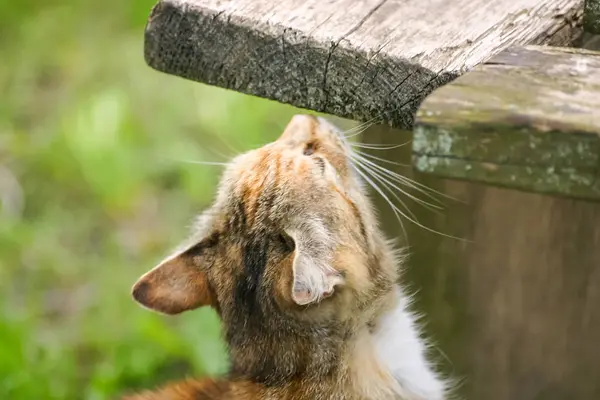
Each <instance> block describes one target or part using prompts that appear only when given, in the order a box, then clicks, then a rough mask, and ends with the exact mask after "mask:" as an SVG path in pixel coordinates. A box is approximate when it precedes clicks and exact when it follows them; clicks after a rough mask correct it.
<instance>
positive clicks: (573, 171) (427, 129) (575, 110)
mask: <svg viewBox="0 0 600 400" xmlns="http://www.w3.org/2000/svg"><path fill="white" fill-rule="evenodd" d="M598 110H600V53H596V52H589V51H573V50H571V49H558V48H542V47H535V46H530V47H527V48H514V49H509V50H507V51H505V52H503V53H501V54H500V55H499V56H497V57H496V58H495V59H493V60H492V61H491V62H490V63H488V64H485V65H483V66H480V67H478V68H476V69H475V70H474V71H472V72H469V73H467V74H465V75H464V76H462V77H460V78H459V79H457V80H456V81H455V82H453V83H451V84H449V85H447V86H445V87H443V88H440V89H438V90H437V91H436V92H434V93H433V94H432V95H431V96H429V97H428V98H427V99H426V100H425V101H424V102H423V104H422V105H421V108H420V110H419V112H418V113H417V118H416V124H415V128H414V140H413V154H414V156H415V158H414V161H415V165H416V168H417V169H418V170H419V171H422V172H428V173H431V174H436V175H441V176H445V177H454V178H459V179H469V180H477V181H481V182H485V183H490V184H497V185H503V186H510V187H515V188H521V189H525V190H531V191H537V192H545V193H560V194H565V195H573V196H575V197H585V198H600V196H599V194H598V188H597V186H596V185H597V183H596V181H600V118H599V117H598Z"/></svg>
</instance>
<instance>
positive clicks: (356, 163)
mask: <svg viewBox="0 0 600 400" xmlns="http://www.w3.org/2000/svg"><path fill="white" fill-rule="evenodd" d="M366 161H368V160H366ZM353 165H355V170H356V171H358V172H359V174H360V175H361V176H362V177H363V178H364V179H366V180H367V181H368V182H369V183H370V184H371V186H372V187H373V188H374V189H375V190H376V191H377V192H378V193H379V194H380V195H381V196H382V197H383V198H384V199H385V200H386V201H387V203H388V204H389V205H390V207H391V208H392V210H395V211H394V214H396V217H397V218H400V217H399V215H398V214H400V215H401V216H403V217H404V218H406V219H407V220H408V221H410V222H412V223H413V224H415V225H417V226H419V227H420V228H423V229H425V230H426V231H429V232H432V233H435V234H438V235H441V236H444V237H447V238H451V239H456V240H460V241H466V242H469V240H467V239H463V238H459V237H456V236H453V235H448V234H445V233H443V232H439V231H436V230H435V229H431V228H429V227H427V226H426V225H423V224H421V223H420V222H419V221H417V219H416V218H414V219H413V218H410V217H408V216H407V215H406V214H405V213H403V212H402V210H400V209H399V208H398V206H396V205H395V204H393V203H392V201H391V200H390V199H389V197H388V196H386V195H385V194H384V193H383V190H381V189H380V188H379V187H378V186H377V185H375V184H374V182H373V181H372V180H371V179H370V178H368V177H367V176H366V171H368V169H366V168H365V166H364V164H362V163H359V162H358V160H357V159H355V160H354V164H353ZM374 165H375V166H378V165H377V164H374ZM360 167H362V168H365V172H364V173H363V172H361V171H359V168H360ZM371 176H373V178H374V179H376V180H377V181H379V182H381V180H380V179H377V177H376V176H374V175H371ZM386 188H387V189H388V191H390V193H392V195H394V197H395V198H396V199H398V200H399V201H400V202H401V203H402V205H403V206H404V207H405V208H406V209H407V210H408V207H406V205H405V204H404V203H403V202H402V201H401V200H400V199H399V198H398V197H397V195H396V194H395V193H394V192H392V191H391V190H390V189H389V187H386ZM403 193H404V194H406V193H405V192H403ZM409 212H410V211H409ZM410 214H411V215H413V217H414V214H412V212H410ZM400 224H401V226H402V231H403V233H404V234H405V236H406V230H405V228H404V225H403V224H402V222H400Z"/></svg>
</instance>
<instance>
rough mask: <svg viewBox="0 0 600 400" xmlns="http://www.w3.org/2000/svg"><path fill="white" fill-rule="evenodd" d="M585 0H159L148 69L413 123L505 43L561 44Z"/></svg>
mask: <svg viewBox="0 0 600 400" xmlns="http://www.w3.org/2000/svg"><path fill="white" fill-rule="evenodd" d="M582 14H583V0H496V1H493V2H490V1H488V0H452V1H448V0H428V1H421V0H337V1H324V0H282V1H278V2H273V1H270V0H162V1H160V2H159V3H158V4H157V6H156V7H155V8H154V9H153V11H152V15H151V17H150V20H149V22H148V26H147V29H146V36H145V57H146V60H147V63H148V64H149V65H150V66H152V67H153V68H155V69H157V70H160V71H163V72H167V73H170V74H174V75H179V76H182V77H185V78H188V79H192V80H196V81H200V82H204V83H208V84H211V85H216V86H221V87H224V88H228V89H233V90H236V91H240V92H243V93H248V94H252V95H256V96H260V97H264V98H268V99H274V100H278V101H280V102H285V103H289V104H292V105H295V106H298V107H301V108H307V109H311V110H316V111H320V112H326V113H329V114H334V115H338V116H341V117H347V118H352V119H355V120H363V121H365V120H370V119H376V120H378V121H382V122H385V123H388V124H390V125H392V126H398V127H410V126H412V123H413V121H414V111H415V110H416V108H417V105H418V104H419V103H420V102H421V100H422V99H423V98H424V97H425V96H426V95H427V94H428V93H430V92H431V91H432V90H433V89H435V88H436V87H439V86H440V85H442V84H445V83H447V82H449V81H450V80H452V79H454V78H455V77H456V76H458V75H460V74H461V73H463V72H464V71H466V70H468V69H471V68H472V67H474V66H475V65H477V64H479V63H481V62H482V61H485V60H487V59H488V58H489V57H490V56H492V55H494V54H496V53H498V52H500V51H501V50H503V49H504V48H506V47H507V46H509V45H512V44H526V43H537V44H540V43H543V44H557V45H558V44H565V43H568V42H569V41H570V40H571V39H572V38H573V36H574V35H576V34H578V33H579V32H580V31H581V29H580V28H577V27H578V26H579V25H580V24H579V22H580V21H581V18H582Z"/></svg>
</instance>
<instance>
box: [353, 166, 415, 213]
mask: <svg viewBox="0 0 600 400" xmlns="http://www.w3.org/2000/svg"><path fill="white" fill-rule="evenodd" d="M359 165H360V166H361V167H362V168H363V169H364V171H365V173H368V174H369V175H371V177H372V178H373V179H375V180H376V181H377V182H379V183H380V184H381V186H382V187H383V188H384V189H386V190H387V191H388V192H389V193H390V194H391V195H392V196H394V198H395V199H396V200H397V201H398V202H399V203H400V205H401V206H402V207H403V208H404V209H405V210H406V212H407V213H408V214H409V215H410V217H412V218H413V219H414V220H416V219H417V216H416V215H415V214H414V213H413V212H412V210H411V209H410V208H409V207H408V206H407V205H406V203H404V201H402V199H401V198H400V196H398V194H397V193H396V192H394V191H393V190H392V188H395V189H396V190H398V191H399V192H400V193H402V194H404V195H406V193H404V192H403V191H402V190H400V189H399V188H398V187H397V186H396V185H394V184H393V183H391V182H390V181H389V180H387V179H385V177H382V176H381V175H380V174H378V173H377V172H375V171H373V170H372V169H369V168H368V167H365V166H364V165H362V164H360V163H359ZM409 197H410V196H409ZM403 215H404V214H403ZM405 218H407V219H410V218H408V217H407V216H405Z"/></svg>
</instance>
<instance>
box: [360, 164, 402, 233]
mask: <svg viewBox="0 0 600 400" xmlns="http://www.w3.org/2000/svg"><path fill="white" fill-rule="evenodd" d="M353 166H354V170H355V171H356V172H358V174H359V175H360V176H361V177H362V178H363V179H364V180H365V181H366V182H367V183H368V184H369V185H370V186H371V187H372V188H373V189H374V190H375V191H376V192H377V193H379V195H380V196H381V197H383V199H384V200H385V201H386V202H387V203H388V205H389V206H390V208H391V209H392V212H393V213H394V215H395V216H396V219H397V220H398V223H399V224H400V227H401V228H402V233H403V234H404V238H405V239H406V240H407V241H408V234H407V232H406V229H405V228H404V223H403V222H402V218H401V217H400V214H398V211H397V207H396V206H395V205H394V203H392V201H391V200H390V199H389V197H387V196H386V195H385V193H384V192H383V190H381V189H380V188H379V186H377V184H375V182H373V180H372V179H371V178H369V177H368V176H367V174H366V173H364V172H362V171H361V170H360V167H359V166H358V165H357V164H354V165H353Z"/></svg>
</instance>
